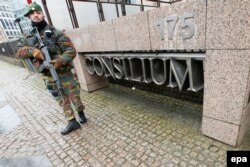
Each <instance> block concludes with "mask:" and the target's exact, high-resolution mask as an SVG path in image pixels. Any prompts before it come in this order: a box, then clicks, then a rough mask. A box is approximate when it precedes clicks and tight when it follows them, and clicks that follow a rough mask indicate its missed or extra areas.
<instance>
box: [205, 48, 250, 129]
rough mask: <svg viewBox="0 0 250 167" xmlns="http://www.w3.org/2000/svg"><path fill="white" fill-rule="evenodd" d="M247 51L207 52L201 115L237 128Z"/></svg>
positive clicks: (242, 105)
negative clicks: (235, 125) (232, 124)
mask: <svg viewBox="0 0 250 167" xmlns="http://www.w3.org/2000/svg"><path fill="white" fill-rule="evenodd" d="M249 55H250V50H242V51H240V50H208V51H207V53H206V61H205V62H206V63H205V75H204V79H205V87H204V110H203V115H204V116H207V117H210V118H215V119H218V120H222V121H225V122H229V123H234V124H237V125H239V124H240V123H241V117H242V112H243V107H244V106H246V104H244V103H245V98H246V91H247V83H248V76H249V64H250V57H249Z"/></svg>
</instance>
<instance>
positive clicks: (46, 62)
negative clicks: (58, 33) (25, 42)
mask: <svg viewBox="0 0 250 167" xmlns="http://www.w3.org/2000/svg"><path fill="white" fill-rule="evenodd" d="M51 33H52V32H51V31H50V30H46V31H45V33H44V36H45V39H47V40H49V37H50V35H51ZM31 34H32V35H33V36H35V37H36V39H37V41H38V44H39V49H40V50H41V51H42V53H43V55H44V61H43V64H42V65H41V66H40V68H39V72H43V71H45V70H49V72H50V74H51V76H52V78H53V80H54V82H55V83H56V87H57V89H58V93H59V95H61V97H62V98H63V101H65V100H66V99H65V96H64V93H63V88H62V86H61V83H60V81H59V78H58V75H57V72H56V70H55V67H54V66H53V64H51V57H50V54H49V51H48V47H47V46H46V45H45V44H44V42H43V40H42V38H41V36H40V34H39V32H38V30H37V27H34V28H33V30H32V31H31Z"/></svg>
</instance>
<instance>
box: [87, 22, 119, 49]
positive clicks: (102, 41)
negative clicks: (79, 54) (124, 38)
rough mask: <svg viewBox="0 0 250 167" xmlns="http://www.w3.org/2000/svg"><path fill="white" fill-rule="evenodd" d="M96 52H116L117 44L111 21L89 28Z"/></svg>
mask: <svg viewBox="0 0 250 167" xmlns="http://www.w3.org/2000/svg"><path fill="white" fill-rule="evenodd" d="M89 30H90V34H91V38H92V42H93V48H94V51H116V42H115V36H114V31H113V25H112V22H111V21H107V22H102V23H98V24H95V25H90V26H89Z"/></svg>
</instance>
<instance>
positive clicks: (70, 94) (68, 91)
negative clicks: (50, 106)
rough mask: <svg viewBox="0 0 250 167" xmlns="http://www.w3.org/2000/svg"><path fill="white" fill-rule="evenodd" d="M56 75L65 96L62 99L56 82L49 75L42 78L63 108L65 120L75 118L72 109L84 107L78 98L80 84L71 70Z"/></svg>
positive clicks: (78, 109)
mask: <svg viewBox="0 0 250 167" xmlns="http://www.w3.org/2000/svg"><path fill="white" fill-rule="evenodd" d="M58 77H59V80H60V82H61V85H62V87H63V93H64V95H65V97H66V98H64V99H63V98H62V97H61V96H60V95H59V93H58V90H57V87H56V84H55V82H54V81H53V79H52V77H51V76H43V80H44V82H45V85H46V87H47V89H48V90H49V92H50V93H51V95H52V96H53V97H54V99H55V100H56V101H57V102H58V103H59V105H60V106H61V107H62V108H63V112H64V115H65V117H66V120H67V121H70V120H72V119H74V118H75V114H74V110H75V111H77V112H80V111H83V110H84V108H85V106H84V105H83V104H82V102H81V99H80V86H79V83H78V81H77V79H76V77H74V75H73V73H72V72H71V71H67V72H64V73H58Z"/></svg>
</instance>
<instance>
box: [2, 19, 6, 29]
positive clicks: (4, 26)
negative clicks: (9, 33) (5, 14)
mask: <svg viewBox="0 0 250 167" xmlns="http://www.w3.org/2000/svg"><path fill="white" fill-rule="evenodd" d="M0 21H1V23H2V25H3V28H4V29H7V27H6V25H5V23H4V21H3V19H0Z"/></svg>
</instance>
